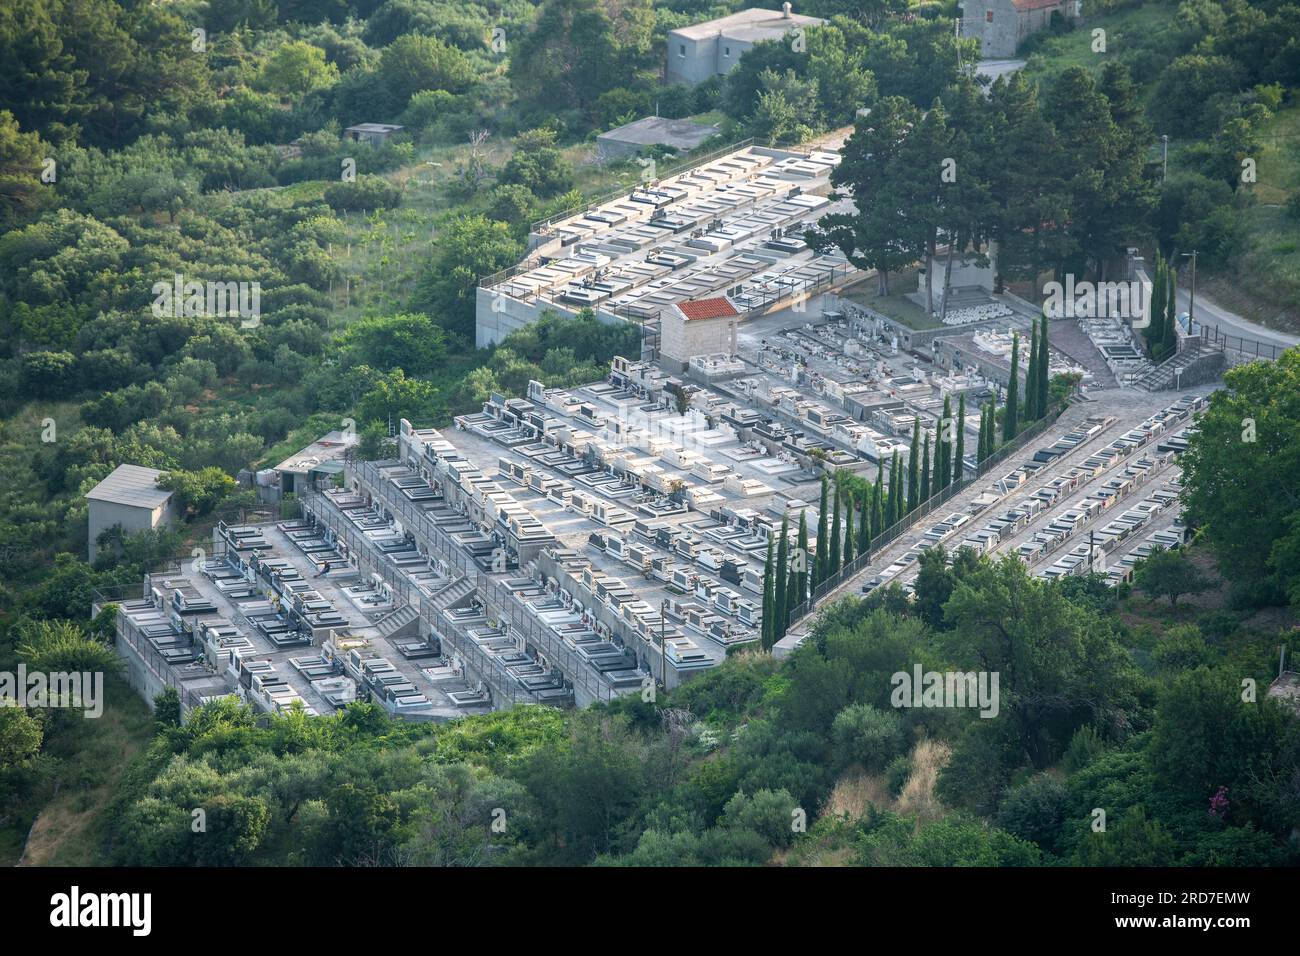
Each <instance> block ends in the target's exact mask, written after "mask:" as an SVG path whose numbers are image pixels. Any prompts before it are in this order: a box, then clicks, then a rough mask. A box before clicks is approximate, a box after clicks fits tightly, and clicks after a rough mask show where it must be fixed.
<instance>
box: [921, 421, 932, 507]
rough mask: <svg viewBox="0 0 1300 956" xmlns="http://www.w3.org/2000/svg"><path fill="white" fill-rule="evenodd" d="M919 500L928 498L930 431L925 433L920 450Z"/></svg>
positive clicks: (927, 499)
mask: <svg viewBox="0 0 1300 956" xmlns="http://www.w3.org/2000/svg"><path fill="white" fill-rule="evenodd" d="M920 494H921V500H922V501H929V500H930V433H929V432H928V431H927V432H926V433H925V444H924V446H922V450H921V492H920Z"/></svg>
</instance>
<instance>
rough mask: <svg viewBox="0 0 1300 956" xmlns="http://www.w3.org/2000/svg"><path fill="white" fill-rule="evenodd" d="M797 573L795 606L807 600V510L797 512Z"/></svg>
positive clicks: (808, 559)
mask: <svg viewBox="0 0 1300 956" xmlns="http://www.w3.org/2000/svg"><path fill="white" fill-rule="evenodd" d="M799 554H800V557H801V560H800V562H799V568H800V570H799V572H798V577H797V579H796V581H797V584H798V588H799V600H798V601H796V602H795V604H796V606H797V605H799V604H802V603H803V602H804V601H806V600H808V566H809V561H810V560H811V558H810V557H809V554H808V509H807V508H804V509H803V510H801V511H800V512H799Z"/></svg>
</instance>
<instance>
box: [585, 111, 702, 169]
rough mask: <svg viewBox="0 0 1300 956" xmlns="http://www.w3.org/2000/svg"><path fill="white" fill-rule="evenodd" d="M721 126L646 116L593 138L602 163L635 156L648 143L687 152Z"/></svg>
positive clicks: (648, 144)
mask: <svg viewBox="0 0 1300 956" xmlns="http://www.w3.org/2000/svg"><path fill="white" fill-rule="evenodd" d="M720 128H721V127H719V126H718V125H717V124H713V125H706V124H704V123H693V122H691V121H690V120H681V119H668V118H667V117H665V116H647V117H646V118H645V119H639V120H637V121H636V122H633V123H627V124H626V125H623V126H620V127H618V128H617V129H612V130H610V131H609V132H607V133H601V134H600V135H599V136H597V137H596V148H597V151H598V153H599V155H600V160H601V162H605V163H608V162H613V161H616V160H619V159H626V158H627V157H628V156H635V155H636V154H637V153H639V152H640V151H641V150H643V149H645V148H646V147H647V146H671V147H672V148H673V149H675V150H677V152H679V153H689V152H690V151H691V150H693V149H695V148H696V147H697V146H699V145H700V143H702V142H704V141H705V140H706V139H708V138H709V137H710V136H712V135H713V134H714V133H716V132H717V131H718V130H719V129H720Z"/></svg>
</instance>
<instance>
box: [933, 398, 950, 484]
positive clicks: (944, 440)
mask: <svg viewBox="0 0 1300 956" xmlns="http://www.w3.org/2000/svg"><path fill="white" fill-rule="evenodd" d="M952 430H953V418H952V396H950V395H945V396H944V399H943V418H942V419H941V420H940V422H939V447H938V448H936V449H935V465H934V477H935V489H934V490H935V491H943V490H944V489H945V488H947V487H948V485H949V484H950V483H951V482H952V437H953V436H952Z"/></svg>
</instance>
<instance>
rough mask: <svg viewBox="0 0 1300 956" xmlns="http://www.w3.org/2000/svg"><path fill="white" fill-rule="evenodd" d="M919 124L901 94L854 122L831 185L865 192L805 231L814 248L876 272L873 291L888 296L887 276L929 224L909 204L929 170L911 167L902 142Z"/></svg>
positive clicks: (903, 262) (910, 255) (918, 249)
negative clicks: (848, 209)
mask: <svg viewBox="0 0 1300 956" xmlns="http://www.w3.org/2000/svg"><path fill="white" fill-rule="evenodd" d="M920 122H921V116H920V111H919V110H917V108H916V107H915V106H913V105H912V104H911V103H909V102H907V101H906V100H904V99H902V98H901V97H897V96H886V97H883V98H881V99H880V100H879V101H877V102H876V104H875V105H874V106H873V107H872V108H871V113H870V115H868V116H865V117H862V118H860V119H859V120H858V121H857V124H856V126H855V128H854V131H853V135H852V136H850V137H849V138H848V140H847V141H846V142H845V144H844V148H843V150H842V151H841V156H842V157H843V158H842V159H841V161H840V164H839V165H838V166H837V167H836V168H835V170H834V172H832V173H831V184H832V185H833V186H834V187H835V188H836V190H837V191H839V192H841V193H842V194H843V195H846V196H871V197H873V201H872V202H870V203H867V204H864V205H865V208H864V209H861V210H858V211H855V212H853V213H832V214H830V215H827V216H824V217H822V219H821V221H820V222H819V223H818V225H817V227H816V228H814V229H811V230H809V232H808V234H807V238H808V242H809V244H810V245H811V246H812V247H813V248H815V249H818V250H819V251H820V250H825V249H829V248H836V249H838V250H840V252H842V253H843V254H844V256H845V257H846V258H847V259H848V260H849V261H850V262H852V263H853V264H854V265H855V266H857V267H858V268H860V269H864V270H870V269H874V270H876V275H877V281H878V287H879V291H880V293H881V294H882V295H888V294H889V276H890V274H891V273H894V272H898V271H899V270H901V269H903V268H905V267H906V266H908V265H910V264H911V263H913V262H915V261H916V260H917V259H918V258H922V254H923V252H924V250H925V248H926V242H927V238H928V236H929V227H928V224H927V222H926V219H925V217H924V215H923V214H921V212H922V211H920V210H917V209H916V208H915V207H914V206H913V205H912V198H913V196H912V193H913V192H914V191H915V189H916V187H917V184H918V182H919V180H920V179H921V178H922V177H924V178H926V179H929V178H933V179H935V181H936V182H937V179H938V177H937V176H935V177H925V173H926V172H928V171H929V170H930V166H929V164H928V163H927V165H926V167H925V168H924V169H918V168H916V167H915V166H913V165H912V163H913V159H914V157H912V156H911V155H910V152H911V151H909V149H908V141H909V140H910V139H911V138H912V133H913V130H915V129H916V127H917V126H918V124H919V123H920Z"/></svg>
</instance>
